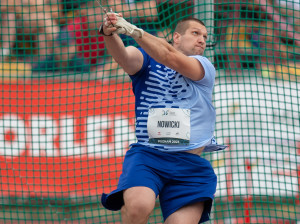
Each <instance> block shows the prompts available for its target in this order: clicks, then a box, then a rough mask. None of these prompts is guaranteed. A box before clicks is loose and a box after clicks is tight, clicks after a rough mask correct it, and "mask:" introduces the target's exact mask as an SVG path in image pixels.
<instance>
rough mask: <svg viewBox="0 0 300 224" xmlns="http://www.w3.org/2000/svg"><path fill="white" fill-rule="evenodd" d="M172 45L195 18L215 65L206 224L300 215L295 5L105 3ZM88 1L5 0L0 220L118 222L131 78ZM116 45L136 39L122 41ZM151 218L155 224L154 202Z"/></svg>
mask: <svg viewBox="0 0 300 224" xmlns="http://www.w3.org/2000/svg"><path fill="white" fill-rule="evenodd" d="M101 4H102V5H103V7H105V8H112V9H113V10H114V11H117V12H122V13H123V15H124V17H125V18H127V19H128V20H129V21H131V22H132V23H134V24H135V25H137V26H139V27H142V28H143V29H144V30H146V31H148V32H149V33H151V34H154V35H157V36H159V37H162V38H166V39H167V40H168V41H171V39H172V37H171V34H172V31H173V29H174V26H175V24H176V22H177V21H178V20H179V19H181V18H183V17H187V16H193V17H196V18H199V19H201V20H203V21H204V22H205V24H206V26H207V30H208V32H209V37H208V41H207V44H208V48H207V50H206V52H205V56H207V57H208V58H209V59H210V60H212V61H213V62H214V65H215V67H216V69H217V76H216V85H215V90H214V98H213V103H214V106H215V108H216V112H217V122H216V132H215V135H216V138H217V139H218V142H219V143H223V144H227V145H229V148H227V149H226V150H225V151H222V152H214V153H205V154H204V155H203V156H204V157H205V158H206V159H208V160H209V161H210V162H211V163H212V165H213V167H214V169H215V172H216V174H217V176H218V186H217V192H216V194H215V201H214V204H213V210H212V214H211V220H210V221H209V222H210V223H216V224H221V223H280V224H281V223H295V224H296V223H299V222H300V198H299V197H300V196H299V195H300V194H299V191H300V190H299V188H300V143H299V142H300V113H299V111H300V92H299V89H300V88H299V87H300V82H299V77H300V76H299V75H300V3H299V1H297V0H286V1H285V0H274V1H273V0H269V1H267V0H252V1H233V0H232V1H231V0H214V1H213V0H206V1H191V0H182V1H176V0H169V1H161V0H156V1H154V0H153V1H149V0H147V1H137V0H136V1H134V0H127V1H126V0H124V1H121V0H107V1H101ZM102 14H103V13H102V10H101V8H100V6H99V5H98V3H97V2H96V1H90V2H87V1H84V0H45V1H42V0H28V1H25V0H11V1H8V0H1V27H0V28H1V30H0V33H1V52H0V54H1V55H0V57H1V63H0V223H107V224H108V223H121V218H120V212H110V211H108V210H105V209H104V208H103V207H102V206H101V203H100V199H101V194H102V193H103V192H109V191H111V190H113V189H114V188H115V187H116V185H117V181H118V177H119V175H120V173H121V169H122V161H123V157H124V154H125V152H126V150H127V149H128V147H129V145H130V144H131V143H132V142H134V141H135V134H134V123H135V118H134V117H135V115H134V98H133V93H132V91H131V83H130V81H129V78H128V76H127V75H126V74H125V73H124V71H123V70H122V68H120V67H119V66H118V65H117V63H116V62H115V61H114V60H113V59H112V58H111V57H110V55H109V53H108V52H107V50H106V49H105V45H104V43H103V37H102V36H101V35H99V34H98V32H97V27H98V26H99V24H100V23H101V20H102ZM122 39H123V41H124V43H125V45H135V46H137V45H136V43H135V42H134V41H133V40H132V39H131V38H128V37H126V36H122ZM149 223H163V219H162V215H161V211H160V207H159V203H157V205H156V206H155V209H154V211H153V214H152V215H151V217H150V219H149Z"/></svg>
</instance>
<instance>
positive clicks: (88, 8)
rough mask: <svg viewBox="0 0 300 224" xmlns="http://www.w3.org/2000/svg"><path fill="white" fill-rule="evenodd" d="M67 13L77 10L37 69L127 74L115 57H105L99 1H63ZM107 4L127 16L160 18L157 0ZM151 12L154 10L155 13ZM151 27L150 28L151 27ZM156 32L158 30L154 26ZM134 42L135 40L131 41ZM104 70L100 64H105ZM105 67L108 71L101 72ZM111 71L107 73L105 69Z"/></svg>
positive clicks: (35, 69) (146, 21)
mask: <svg viewBox="0 0 300 224" xmlns="http://www.w3.org/2000/svg"><path fill="white" fill-rule="evenodd" d="M62 5H63V6H64V11H65V13H67V14H69V13H70V12H72V10H74V11H73V15H72V16H71V17H70V19H69V20H68V21H67V23H66V26H64V27H63V28H62V29H61V31H60V33H59V36H58V38H57V39H56V44H55V46H56V47H55V50H54V54H52V55H50V56H49V57H48V58H47V60H45V61H44V62H43V63H38V64H37V65H36V66H35V67H34V68H33V71H60V70H64V71H75V72H91V71H96V70H97V71H98V72H97V74H98V76H103V75H106V74H107V73H108V72H109V70H110V69H112V70H113V71H111V74H112V75H114V74H120V73H124V72H123V71H122V69H119V68H118V66H116V65H115V62H114V61H113V60H112V59H111V57H108V58H105V60H103V57H104V54H105V47H104V43H103V36H101V35H99V34H98V27H99V25H100V24H101V22H102V16H103V12H102V9H101V7H99V5H98V3H97V2H96V1H94V0H93V1H87V2H86V1H84V0H77V1H76V0H73V1H70V0H64V1H63V2H62ZM107 5H108V6H109V7H111V8H112V9H113V10H114V11H119V12H121V13H123V15H125V16H126V17H130V16H132V19H137V20H138V21H141V22H144V23H145V24H148V21H155V20H157V11H156V8H155V6H156V3H155V1H143V2H138V3H132V2H130V4H129V2H122V1H120V0H109V1H108V2H107ZM151 13H154V14H153V15H152V14H151ZM149 27H151V26H147V27H146V29H148V30H149ZM153 31H155V29H154V28H153ZM130 41H131V40H130ZM103 62H105V65H104V67H102V68H101V69H99V68H97V65H99V64H102V65H103V64H104V63H103ZM99 70H103V71H104V72H99ZM105 71H107V72H105Z"/></svg>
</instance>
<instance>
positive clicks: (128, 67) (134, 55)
mask: <svg viewBox="0 0 300 224" xmlns="http://www.w3.org/2000/svg"><path fill="white" fill-rule="evenodd" d="M115 22H116V18H111V19H107V22H106V25H105V23H104V24H103V32H104V35H103V36H104V42H105V45H106V48H107V50H108V52H109V54H110V55H111V56H112V57H113V58H114V60H115V61H116V62H117V63H118V64H119V65H120V66H121V67H122V68H123V69H124V71H125V72H126V73H128V74H129V75H134V74H135V73H136V72H138V71H139V70H140V69H141V68H142V65H143V55H142V53H141V52H140V51H139V50H138V49H137V48H136V47H133V46H129V47H125V46H124V43H123V41H122V39H121V38H120V37H119V36H118V35H116V34H115V35H112V36H109V35H111V33H112V32H114V31H116V28H115V27H108V25H110V24H111V23H113V24H114V23H115Z"/></svg>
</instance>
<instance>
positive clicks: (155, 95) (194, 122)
mask: <svg viewBox="0 0 300 224" xmlns="http://www.w3.org/2000/svg"><path fill="white" fill-rule="evenodd" d="M139 50H140V51H141V52H142V54H143V56H144V62H143V66H142V68H141V70H140V71H139V72H137V73H136V74H135V75H132V76H130V77H131V79H132V88H133V92H134V95H135V99H136V100H135V113H136V137H137V140H138V141H137V143H134V144H142V145H146V146H149V147H151V148H155V149H158V150H161V151H169V152H174V151H187V150H192V149H195V148H199V147H202V146H206V147H205V149H204V151H217V150H222V149H224V148H226V146H223V145H218V144H217V143H216V141H215V139H214V136H213V133H214V127H215V118H216V114H215V109H214V107H213V105H212V92H213V88H214V80H215V73H216V71H215V68H214V66H213V65H212V63H211V62H210V61H209V60H208V59H207V58H206V57H203V56H200V55H197V56H191V57H194V58H196V59H197V60H199V62H200V63H201V64H202V66H203V68H204V70H205V76H204V78H203V79H202V80H199V81H192V80H191V79H188V78H186V77H184V76H182V75H181V74H179V73H178V72H176V71H174V70H172V69H170V68H168V67H166V66H164V65H162V64H160V63H158V62H156V61H155V60H154V59H153V58H151V57H150V56H149V55H148V54H147V53H146V52H145V51H144V50H143V49H142V48H139ZM172 115H173V116H172ZM149 135H151V136H149ZM178 136H179V137H178ZM134 144H133V145H134Z"/></svg>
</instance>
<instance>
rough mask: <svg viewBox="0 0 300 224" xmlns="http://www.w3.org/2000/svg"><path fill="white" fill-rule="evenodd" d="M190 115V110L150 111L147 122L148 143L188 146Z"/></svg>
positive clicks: (160, 109)
mask: <svg viewBox="0 0 300 224" xmlns="http://www.w3.org/2000/svg"><path fill="white" fill-rule="evenodd" d="M190 114H191V112H190V109H180V108H152V109H150V110H149V114H148V122H147V130H148V135H149V143H153V144H165V145H188V144H189V143H190V129H191V124H190V117H191V115H190Z"/></svg>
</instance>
